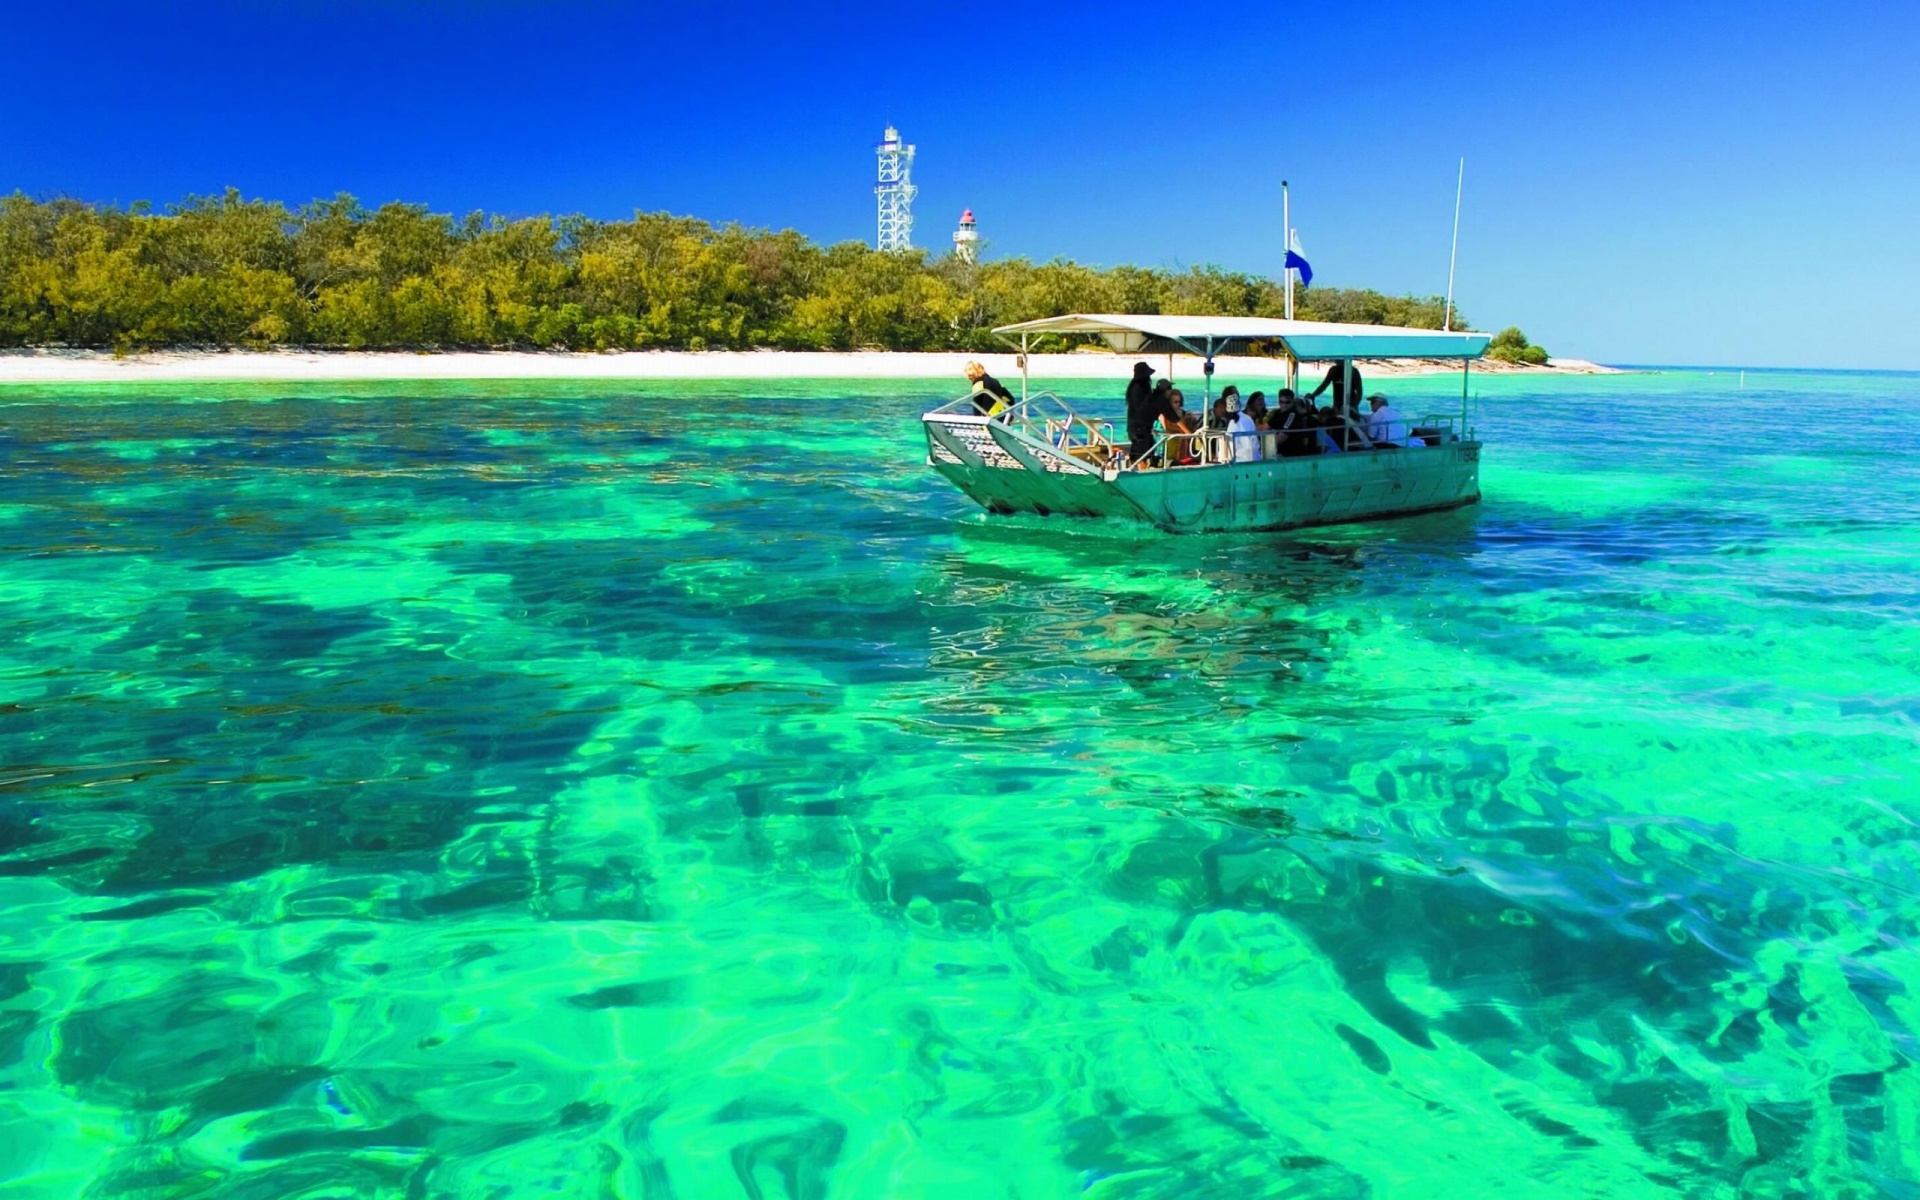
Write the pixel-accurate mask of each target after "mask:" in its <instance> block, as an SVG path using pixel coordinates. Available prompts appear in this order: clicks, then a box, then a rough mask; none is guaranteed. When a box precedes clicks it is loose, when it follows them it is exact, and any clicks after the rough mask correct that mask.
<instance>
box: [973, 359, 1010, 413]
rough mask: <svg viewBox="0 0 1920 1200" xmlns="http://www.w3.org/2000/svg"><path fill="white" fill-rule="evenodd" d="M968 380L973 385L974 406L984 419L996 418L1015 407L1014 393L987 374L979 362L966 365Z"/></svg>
mask: <svg viewBox="0 0 1920 1200" xmlns="http://www.w3.org/2000/svg"><path fill="white" fill-rule="evenodd" d="M966 375H967V378H968V379H969V380H970V381H972V383H973V406H974V407H975V408H976V409H978V410H980V415H981V416H983V417H996V416H999V415H1000V414H1001V413H1003V412H1005V411H1007V410H1008V409H1009V408H1012V407H1013V403H1014V401H1013V393H1012V392H1010V391H1008V390H1007V387H1006V385H1005V384H1003V383H1001V382H1000V381H999V380H998V379H995V378H994V377H993V376H991V375H989V374H987V369H986V368H985V367H983V366H981V365H980V364H979V363H977V362H970V363H968V364H967V365H966Z"/></svg>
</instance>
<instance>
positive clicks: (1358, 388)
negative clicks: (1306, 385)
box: [1307, 363, 1367, 409]
mask: <svg viewBox="0 0 1920 1200" xmlns="http://www.w3.org/2000/svg"><path fill="white" fill-rule="evenodd" d="M1340 368H1341V364H1340V363H1335V364H1333V365H1332V366H1331V367H1328V368H1327V377H1326V378H1325V379H1322V380H1321V381H1320V386H1319V387H1317V388H1315V389H1313V390H1312V391H1311V392H1308V393H1307V399H1309V400H1318V399H1319V398H1320V393H1321V392H1324V391H1326V390H1327V389H1328V388H1332V389H1333V406H1334V407H1335V408H1337V409H1344V408H1346V407H1347V396H1348V395H1349V394H1351V395H1352V396H1353V398H1354V399H1355V400H1358V399H1359V398H1360V397H1362V396H1364V395H1366V394H1367V393H1366V388H1365V387H1364V386H1362V385H1361V382H1360V368H1359V367H1355V368H1353V371H1352V373H1351V375H1350V376H1349V373H1348V372H1346V371H1343V370H1341V369H1340ZM1348 378H1351V379H1352V380H1353V391H1352V392H1351V393H1349V392H1348V391H1347V380H1348Z"/></svg>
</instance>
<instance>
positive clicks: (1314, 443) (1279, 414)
mask: <svg viewBox="0 0 1920 1200" xmlns="http://www.w3.org/2000/svg"><path fill="white" fill-rule="evenodd" d="M1267 428H1268V429H1271V430H1273V431H1274V432H1276V433H1278V434H1279V435H1280V437H1279V439H1278V440H1279V442H1280V455H1281V457H1283V458H1303V457H1306V456H1307V455H1311V454H1318V453H1320V437H1319V423H1318V422H1317V421H1316V420H1315V417H1314V411H1313V406H1312V405H1311V404H1308V403H1307V402H1306V401H1304V400H1302V399H1301V398H1300V397H1298V396H1296V395H1294V394H1293V389H1292V388H1284V389H1282V390H1281V392H1280V399H1279V401H1278V404H1277V405H1276V407H1275V408H1274V410H1273V415H1272V416H1271V417H1270V418H1268V421H1267Z"/></svg>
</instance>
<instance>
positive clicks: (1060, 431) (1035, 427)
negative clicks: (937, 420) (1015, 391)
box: [926, 392, 1125, 467]
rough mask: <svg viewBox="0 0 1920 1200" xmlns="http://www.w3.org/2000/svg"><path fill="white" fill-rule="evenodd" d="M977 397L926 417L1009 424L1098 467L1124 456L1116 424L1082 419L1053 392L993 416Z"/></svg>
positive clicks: (951, 403) (965, 398) (947, 405)
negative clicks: (977, 402)
mask: <svg viewBox="0 0 1920 1200" xmlns="http://www.w3.org/2000/svg"><path fill="white" fill-rule="evenodd" d="M976 396H977V393H974V392H969V393H967V394H966V395H964V396H962V397H960V398H959V399H957V400H950V401H948V402H947V403H945V404H942V405H941V406H940V407H938V408H935V409H931V410H929V411H928V412H927V414H926V415H927V416H929V417H943V418H956V417H957V418H961V419H962V420H963V421H967V422H968V423H973V422H986V421H994V422H997V423H1000V424H1004V425H1008V426H1011V427H1012V428H1014V429H1017V430H1019V431H1020V432H1021V433H1023V434H1025V435H1026V436H1028V437H1030V438H1033V439H1035V440H1036V441H1040V442H1044V443H1045V444H1046V445H1048V446H1051V447H1052V448H1053V449H1055V450H1058V451H1059V452H1060V453H1062V454H1065V455H1068V456H1069V457H1072V458H1077V459H1080V460H1081V461H1083V462H1086V463H1090V464H1092V465H1094V466H1101V467H1104V466H1107V465H1109V464H1111V463H1113V462H1116V461H1117V460H1118V459H1119V458H1120V457H1121V456H1122V454H1123V453H1124V450H1125V448H1124V447H1123V446H1120V445H1118V444H1117V443H1115V441H1114V440H1113V422H1111V421H1095V420H1090V419H1088V418H1087V417H1084V416H1081V415H1080V414H1079V413H1078V412H1075V411H1074V409H1073V407H1072V406H1071V405H1069V404H1068V403H1067V402H1066V401H1064V400H1062V399H1061V398H1060V397H1059V396H1057V395H1055V394H1054V393H1052V392H1035V393H1034V394H1033V395H1031V396H1028V397H1027V398H1026V399H1025V400H1019V401H1016V402H1014V403H1013V404H1012V405H1009V406H1008V407H1006V408H1003V409H1001V410H1000V411H999V412H997V413H994V414H992V415H991V416H989V415H987V414H985V413H982V412H981V411H980V408H979V406H978V405H977V404H976V403H975V398H976ZM969 418H970V419H971V420H968V419H969Z"/></svg>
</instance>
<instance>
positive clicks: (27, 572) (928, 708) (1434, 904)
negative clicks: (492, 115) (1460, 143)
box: [0, 375, 1920, 1198]
mask: <svg viewBox="0 0 1920 1200" xmlns="http://www.w3.org/2000/svg"><path fill="white" fill-rule="evenodd" d="M1755 379H1757V380H1759V382H1760V387H1761V388H1765V389H1771V390H1770V391H1768V392H1766V394H1764V395H1762V394H1757V393H1756V392H1750V393H1748V394H1746V395H1742V394H1740V393H1737V392H1714V391H1713V390H1712V389H1713V388H1715V387H1718V386H1720V385H1721V381H1720V380H1718V379H1714V378H1707V377H1701V376H1691V377H1675V376H1654V377H1623V378H1618V379H1599V380H1592V381H1579V382H1574V381H1550V382H1547V383H1531V382H1529V381H1525V380H1520V381H1512V380H1497V381H1493V382H1491V383H1489V384H1488V385H1487V387H1488V389H1489V395H1488V396H1487V397H1486V398H1485V402H1484V403H1483V405H1482V409H1481V412H1480V416H1479V422H1480V424H1481V426H1482V428H1483V430H1484V431H1485V432H1486V433H1487V434H1488V436H1489V437H1490V439H1491V440H1492V442H1493V446H1494V448H1493V449H1492V450H1491V451H1490V453H1489V456H1488V460H1487V468H1486V478H1485V480H1484V484H1485V488H1486V491H1487V495H1488V501H1487V502H1486V503H1485V504H1483V505H1481V506H1479V507H1478V508H1475V509H1470V510H1465V511H1461V512H1455V513H1448V514H1442V515H1437V516H1431V517H1423V518H1416V519H1410V520H1405V521H1399V522H1388V523H1381V524H1376V525H1370V526H1359V527H1346V528H1338V529H1323V530H1314V531H1310V533H1306V534H1281V535H1220V536H1205V537H1187V538H1165V537H1161V536H1158V535H1155V534H1151V533H1148V532H1144V531H1141V530H1139V529H1137V528H1134V527H1131V526H1126V525H1114V524H1097V523H1087V524H1082V525H1076V526H1073V527H1071V528H1067V527H1063V526H1062V525H1061V524H1060V523H1058V522H1053V521H1046V520H1035V519H1026V518H1004V519H1003V518H990V517H987V516H985V515H983V514H980V513H978V512H977V511H973V510H970V509H969V508H968V507H967V506H966V504H965V502H964V501H963V500H962V499H961V498H960V497H958V496H957V495H954V494H952V493H951V492H949V491H948V490H946V489H945V488H944V487H943V486H942V485H941V484H939V482H938V481H937V480H936V479H935V478H934V477H932V476H931V474H930V473H929V472H927V471H926V470H925V469H924V468H923V467H922V466H921V465H920V464H919V461H918V454H919V450H918V447H917V440H916V439H917V432H916V430H915V429H914V427H913V423H912V421H911V416H912V414H913V413H915V412H916V411H918V409H919V408H920V407H922V406H923V405H924V403H926V402H929V401H931V400H932V399H933V397H921V396H901V395H898V394H895V393H890V392H889V390H888V389H887V388H884V387H881V386H878V385H865V386H863V387H860V388H855V389H854V390H855V391H856V392H857V394H854V395H839V394H836V393H835V392H834V391H833V390H832V388H831V387H830V386H828V385H820V386H817V387H813V386H811V385H809V386H808V387H798V388H790V389H788V391H787V392H786V393H783V394H770V395H763V396H752V395H739V394H736V393H735V392H734V391H733V390H732V389H731V388H729V387H727V386H724V385H703V386H698V387H691V388H687V389H685V390H684V391H680V392H672V393H658V394H633V393H630V392H627V391H625V390H623V389H621V388H619V387H615V386H612V385H606V386H583V385H545V384H542V385H459V386H449V385H420V386H418V387H413V386H409V388H408V389H407V390H406V391H404V392H397V391H392V390H391V388H361V389H357V390H350V391H345V392H329V391H326V390H324V389H317V388H308V389H289V388H284V387H283V388H278V389H272V388H266V389H246V388H238V387H226V388H212V389H200V390H197V391H196V390H193V389H175V391H174V392H172V393H169V394H156V393H152V392H142V391H138V390H131V389H119V388H80V389H73V390H72V391H70V392H67V393H46V392H41V391H38V390H29V389H15V390H13V391H10V392H7V393H5V394H4V395H0V415H3V416H4V417H5V420H4V423H3V424H4V427H5V447H6V450H7V453H8V460H9V464H10V466H9V471H8V474H7V476H6V482H5V485H4V489H0V551H3V552H4V553H5V555H6V564H7V565H6V569H5V571H4V573H0V634H3V635H4V636H3V637H0V897H4V902H3V904H0V1146H5V1147H6V1148H7V1154H6V1155H5V1158H4V1162H0V1176H4V1177H5V1178H6V1179H7V1181H8V1184H9V1186H10V1188H11V1189H12V1190H13V1191H15V1192H18V1193H19V1194H21V1195H25V1196H50V1197H51V1196H116V1197H120V1196H126V1197H154V1198H158V1197H174V1196H206V1197H254V1196H259V1197H288V1196H313V1197H321V1196H326V1197H334V1196H391V1197H396V1198H397V1197H412V1196H475V1197H481V1196H485V1197H492V1196H506V1195H520V1194H526V1193H532V1192H535V1191H538V1192H540V1193H542V1194H553V1195H567V1196H572V1195H578V1196H583V1197H584V1196H593V1197H628V1198H631V1197H640V1196H645V1197H650V1198H653V1197H664V1196H679V1197H694V1196H698V1197H726V1196H741V1197H775V1196H786V1197H796V1198H797V1197H824V1196H909V1195H911V1196H920V1195H926V1196H935V1195H952V1196H956V1197H958V1196H966V1197H975V1196H1016V1195H1018V1196H1052V1195H1065V1194H1071V1193H1074V1192H1077V1191H1086V1192H1090V1193H1091V1194H1095V1195H1100V1196H1108V1197H1120V1196H1180V1197H1199V1196H1234V1197H1238V1196H1243V1195H1276V1196H1280V1195H1285V1196H1302V1197H1304V1196H1343V1197H1344V1196H1353V1197H1360V1196H1408V1197H1425V1196H1433V1195H1444V1194H1456V1195H1466V1196H1472V1195H1484V1194H1487V1193H1489V1192H1490V1191H1492V1190H1494V1189H1495V1188H1498V1189H1500V1190H1502V1191H1503V1192H1505V1193H1509V1194H1514V1195H1538V1196H1543V1197H1546V1196H1554V1197H1559V1196H1567V1195H1609V1196H1611V1195H1676V1194H1678V1195H1700V1196H1729V1197H1732V1196H1739V1195H1781V1196H1785V1195H1802V1194H1804V1195H1832V1196H1849V1195H1853V1196H1867V1195H1902V1194H1909V1193H1911V1194H1920V1158H1917V1157H1916V1156H1917V1155H1920V1150H1916V1147H1920V1138H1916V1137H1915V1135H1914V1133H1913V1130H1914V1129H1915V1127H1916V1122H1920V1090H1917V1089H1920V1085H1916V1084H1915V1083H1914V1081H1913V1078H1912V1076H1913V1074H1914V1073H1913V1072H1912V1071H1910V1070H1907V1069H1906V1068H1907V1067H1908V1066H1909V1063H1910V1060H1911V1059H1912V1057H1913V1056H1914V1054H1915V1052H1916V1046H1915V1041H1914V1034H1913V1029H1914V1020H1915V1016H1916V1009H1915V1005H1916V1001H1915V999H1914V991H1913V990H1912V989H1911V988H1910V986H1909V984H1910V982H1912V983H1915V984H1920V957H1916V955H1915V953H1914V950H1913V946H1912V942H1913V938H1914V936H1915V931H1914V922H1915V919H1916V916H1920V903H1916V901H1915V899H1914V879H1915V877H1916V876H1915V865H1916V856H1915V851H1914V834H1913V830H1914V821H1915V819H1916V818H1917V817H1920V809H1916V806H1915V802H1914V799H1913V797H1914V796H1916V795H1920V786H1917V785H1920V778H1916V775H1917V774H1920V772H1917V770H1916V759H1915V756H1914V754H1913V745H1914V726H1915V723H1916V720H1917V719H1920V702H1916V700H1915V699H1914V696H1915V689H1914V687H1913V679H1914V678H1915V668H1916V665H1917V663H1920V632H1916V631H1917V630H1920V622H1917V621H1916V615H1920V614H1916V599H1917V598H1920V587H1916V579H1915V575H1916V572H1915V565H1914V564H1915V563H1916V561H1920V558H1917V557H1916V552H1920V538H1917V537H1916V534H1915V533H1914V530H1915V529H1916V528H1920V526H1916V523H1915V518H1916V517H1920V499H1916V497H1920V486H1916V485H1917V484H1920V477H1916V475H1915V468H1913V466H1912V465H1911V463H1910V462H1909V461H1908V460H1907V459H1904V458H1902V457H1899V456H1889V455H1886V454H1884V453H1879V452H1871V449H1872V448H1873V447H1876V446H1877V447H1884V446H1891V445H1911V444H1915V441H1916V439H1920V417H1916V416H1915V415H1914V414H1915V413H1916V411H1920V410H1916V409H1915V407H1914V405H1913V403H1912V402H1913V400H1914V399H1915V398H1916V394H1920V381H1916V380H1915V379H1913V378H1910V377H1900V376H1858V377H1847V376H1826V377H1811V376H1808V377H1789V376H1761V375H1755V376H1750V377H1749V382H1750V383H1751V382H1752V381H1753V380H1755ZM1405 386H1406V388H1407V389H1408V390H1409V391H1410V392H1414V393H1418V392H1419V391H1420V390H1421V389H1422V388H1436V387H1441V384H1438V383H1435V384H1427V383H1419V382H1416V383H1410V384H1407V385H1405ZM1443 392H1444V388H1442V390H1441V391H1436V392H1435V393H1434V395H1435V396H1436V397H1437V396H1440V395H1442V394H1443ZM1415 402H1416V403H1420V400H1419V399H1418V398H1417V396H1416V400H1415ZM1748 404H1756V405H1761V406H1765V405H1774V406H1778V405H1781V404H1790V405H1791V406H1792V407H1793V408H1794V409H1795V410H1796V411H1802V412H1807V413H1812V414H1820V413H1829V414H1830V415H1832V416H1833V417H1834V419H1833V420H1832V421H1831V422H1812V425H1813V428H1814V429H1815V430H1816V432H1814V433H1811V434H1808V435H1807V438H1806V440H1804V441H1797V442H1795V443H1794V444H1793V445H1791V446H1774V445H1767V444H1762V443H1760V442H1759V441H1758V440H1757V439H1754V438H1752V437H1749V436H1746V435H1743V434H1741V433H1740V431H1739V430H1740V427H1739V421H1738V417H1739V414H1741V413H1743V412H1746V411H1748V409H1747V408H1746V407H1745V406H1746V405H1748ZM1702 409H1706V410H1710V411H1711V412H1713V413H1715V414H1723V415H1725V416H1726V417H1727V418H1728V419H1726V420H1716V421H1710V422H1702V421H1700V420H1698V419H1697V417H1698V412H1699V410H1702ZM1599 412H1604V413H1605V414H1607V415H1608V417H1609V420H1607V421H1606V422H1598V423H1597V422H1596V421H1595V420H1594V414H1595V413H1599ZM1843 415H1844V416H1845V417H1846V420H1845V421H1844V422H1843V421H1841V420H1840V419H1839V417H1840V416H1843ZM748 417H751V419H750V420H749V419H746V418H748ZM875 421H877V422H878V425H877V426H876V425H875V424H874V422H875ZM1820 428H1831V429H1833V430H1834V431H1835V433H1834V434H1833V435H1832V436H1826V435H1822V434H1820V433H1818V432H1817V430H1818V429H1820ZM1841 430H1847V431H1849V432H1848V433H1847V434H1846V436H1841V434H1840V432H1839V431H1841ZM1855 435H1860V436H1855ZM1866 494H1870V495H1872V496H1873V497H1874V498H1875V499H1874V503H1873V505H1872V506H1871V508H1870V509H1868V510H1863V509H1862V507H1861V506H1860V505H1859V504H1858V503H1857V502H1856V501H1857V498H1858V497H1859V496H1861V495H1866ZM10 1194H11V1193H10Z"/></svg>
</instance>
